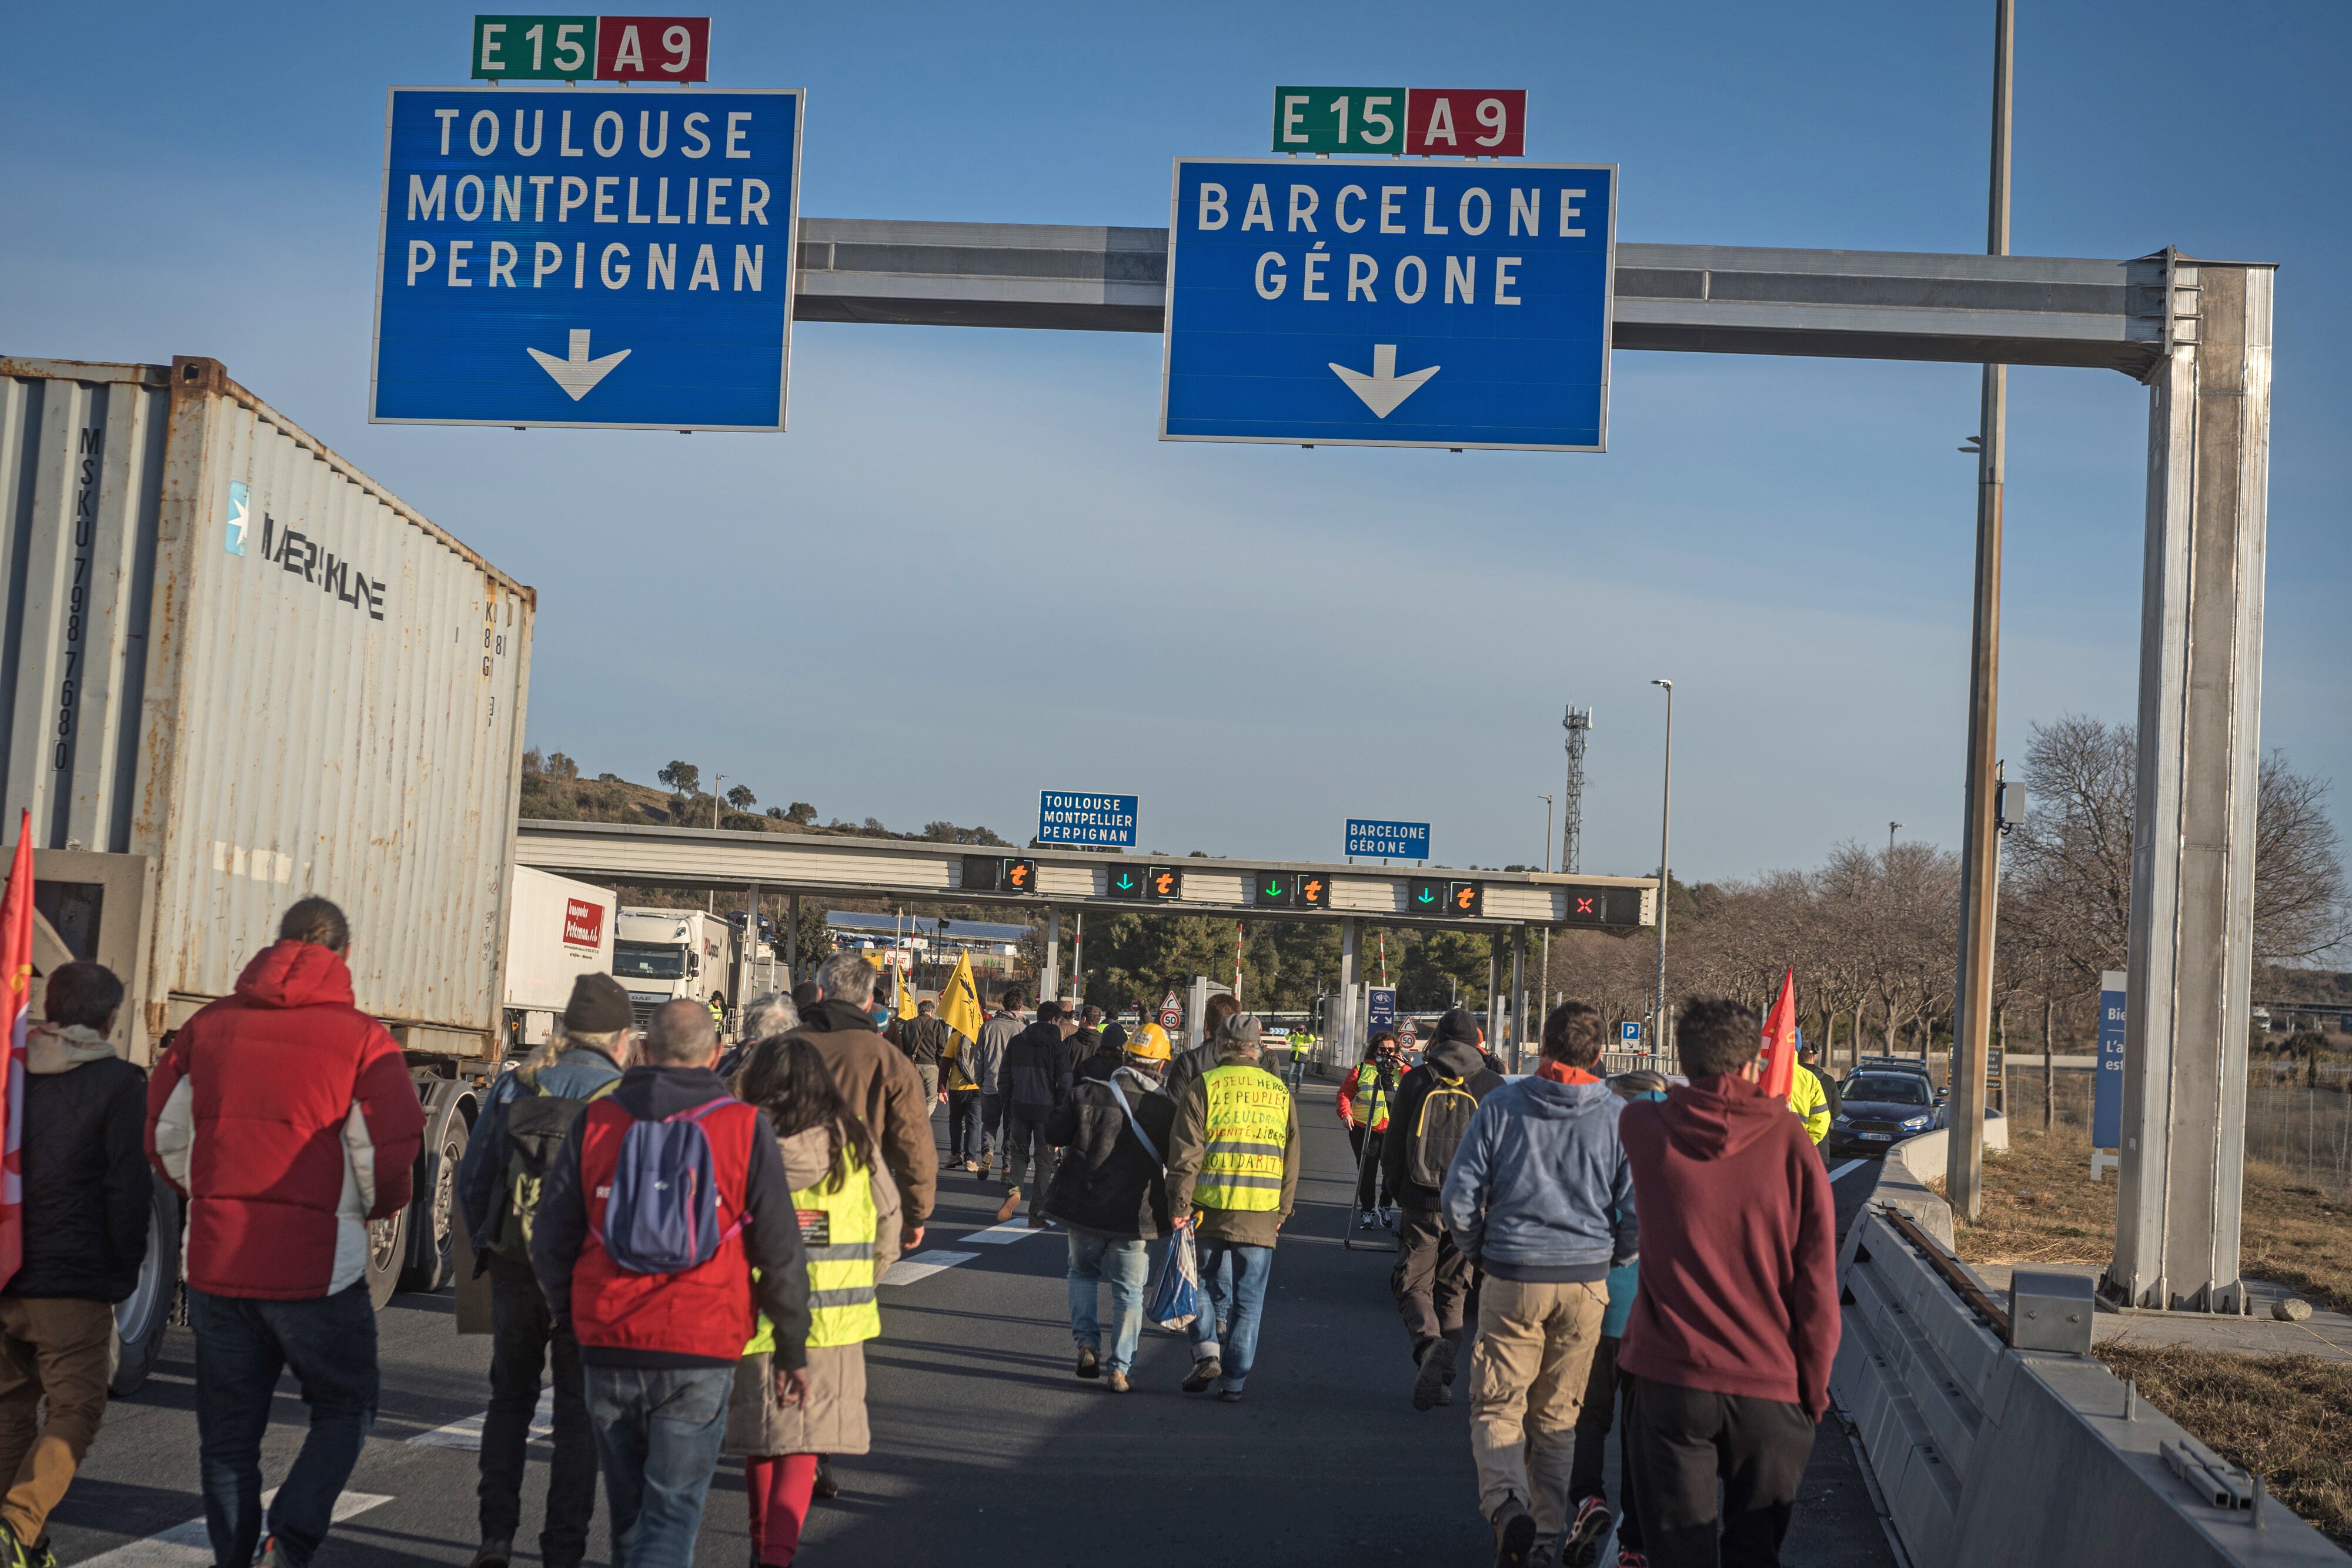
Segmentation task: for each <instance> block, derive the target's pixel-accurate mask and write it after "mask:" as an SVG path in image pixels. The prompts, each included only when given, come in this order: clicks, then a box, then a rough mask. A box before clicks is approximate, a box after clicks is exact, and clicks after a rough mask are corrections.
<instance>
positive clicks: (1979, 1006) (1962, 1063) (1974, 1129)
mask: <svg viewBox="0 0 2352 1568" xmlns="http://www.w3.org/2000/svg"><path fill="white" fill-rule="evenodd" d="M2015 19H2016V3H2015V0H1994V8H1993V68H1992V97H1993V105H1992V192H1991V196H1990V203H1989V206H1990V213H1989V215H1988V217H1987V220H1986V235H1985V250H1986V253H1987V254H1988V255H1991V256H2007V255H2008V254H2009V156H2010V145H2009V126H2010V98H2011V78H2010V63H2011V53H2012V43H2013V24H2014V22H2015ZM2008 423H2009V367H2008V366H2006V365H1987V366H1986V367H1985V368H1984V395H1983V415H1982V420H1981V423H1979V426H1978V435H1979V440H1978V453H1977V573H1976V609H1975V615H1974V622H1973V631H1972V633H1971V635H1970V638H1969V749H1968V777H1967V787H1966V789H1965V791H1964V793H1963V799H1964V801H1965V805H1964V810H1965V811H1966V819H1965V821H1963V822H1962V824H1961V840H1960V963H1959V995H1958V997H1957V998H1955V1001H1954V1006H1953V1009H1952V1021H1953V1034H1952V1067H1951V1073H1950V1078H1949V1092H1950V1095H1951V1116H1950V1125H1951V1128H1952V1136H1951V1138H1950V1140H1949V1141H1948V1144H1947V1146H1946V1154H1945V1164H1944V1191H1945V1196H1946V1197H1948V1199H1949V1200H1950V1202H1951V1205H1952V1207H1953V1209H1954V1210H1955V1211H1956V1212H1958V1214H1960V1215H1961V1216H1963V1217H1964V1218H1968V1219H1970V1220H1973V1219H1975V1218H1977V1214H1978V1211H1979V1207H1980V1206H1981V1203H1982V1200H1983V1195H1982V1192H1981V1187H1982V1184H1983V1176H1984V1118H1985V1073H1986V1069H1987V1066H1988V1063H1989V1061H1990V1058H1989V1057H1988V1056H1987V1055H1986V1052H1987V1050H1988V1049H1989V1046H1990V1029H1991V1025H1992V1019H1991V1016H1990V1014H1991V1011H1992V966H1993V910H1994V904H1995V900H1996V898H1997V896H1998V894H1997V888H1998V885H1999V880H2000V870H1999V867H1998V865H1997V864H1996V858H1997V857H1998V856H1999V854H2000V847H1999V843H2000V832H1999V830H1998V828H1997V827H1996V826H1995V825H1994V822H1993V811H1994V806H1995V796H1996V789H1995V785H1994V780H1993V768H1994V766H1995V762H1996V753H1997V751H1998V750H1999V745H1998V742H1999V738H2000V737H1999V729H2000V524H2001V517H2000V506H2001V486H2002V482H2003V479H2004V477H2005V475H2006V466H2005V456H2004V451H2003V448H2004V447H2005V446H2006V444H2007V443H2006V440H2005V437H2006V435H2007V433H2008V432H2007V427H2008Z"/></svg>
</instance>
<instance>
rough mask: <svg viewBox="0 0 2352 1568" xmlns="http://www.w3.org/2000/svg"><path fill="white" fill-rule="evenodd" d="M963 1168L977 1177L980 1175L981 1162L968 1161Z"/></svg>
mask: <svg viewBox="0 0 2352 1568" xmlns="http://www.w3.org/2000/svg"><path fill="white" fill-rule="evenodd" d="M963 1168H964V1169H965V1170H967V1171H970V1172H971V1174H973V1175H974V1176H977V1175H979V1174H980V1162H979V1161H978V1160H966V1161H964V1162H963Z"/></svg>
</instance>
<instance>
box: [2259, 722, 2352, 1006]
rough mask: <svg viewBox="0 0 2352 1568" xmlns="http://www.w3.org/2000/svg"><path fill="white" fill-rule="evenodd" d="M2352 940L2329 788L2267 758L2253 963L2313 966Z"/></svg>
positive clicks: (2351, 910)
mask: <svg viewBox="0 0 2352 1568" xmlns="http://www.w3.org/2000/svg"><path fill="white" fill-rule="evenodd" d="M2347 941H2352V904H2347V900H2346V894H2345V885H2344V860H2343V856H2342V853H2341V852H2340V845H2339V841H2338V840H2337V838H2336V825H2335V824H2334V823H2333V822H2331V821H2328V820H2327V781H2326V779H2315V778H2313V777H2312V776H2311V775H2310V774H2308V773H2297V772H2295V771H2294V770H2293V769H2292V768H2289V767H2288V766H2287V763H2286V754H2285V753H2284V752H2283V751H2273V752H2272V753H2271V754H2270V755H2269V756H2268V757H2266V758H2263V770H2262V793H2261V795H2260V797H2259V798H2258V800H2257V802H2256V805H2255V809H2254V962H2256V963H2258V964H2262V963H2287V964H2308V963H2311V962H2313V961H2315V960H2317V959H2320V958H2325V957H2326V956H2329V955H2331V954H2333V953H2335V952H2336V951H2337V950H2339V949H2341V948H2342V947H2343V946H2345V945H2346V944H2347Z"/></svg>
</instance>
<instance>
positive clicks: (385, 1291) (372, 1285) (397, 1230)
mask: <svg viewBox="0 0 2352 1568" xmlns="http://www.w3.org/2000/svg"><path fill="white" fill-rule="evenodd" d="M411 1207H414V1206H413V1205H412V1206H411ZM367 1242H368V1254H367V1286H368V1300H369V1301H373V1303H374V1305H375V1310H376V1311H377V1312H382V1311H383V1304H384V1302H386V1301H390V1300H392V1293H393V1291H395V1290H398V1289H399V1288H400V1266H401V1263H402V1261H403V1260H404V1259H405V1258H406V1257H407V1255H408V1210H407V1209H405V1208H404V1209H402V1210H401V1211H400V1212H399V1213H397V1214H395V1215H394V1216H393V1217H392V1218H389V1219H377V1220H371V1221H370V1222H369V1224H368V1228H367Z"/></svg>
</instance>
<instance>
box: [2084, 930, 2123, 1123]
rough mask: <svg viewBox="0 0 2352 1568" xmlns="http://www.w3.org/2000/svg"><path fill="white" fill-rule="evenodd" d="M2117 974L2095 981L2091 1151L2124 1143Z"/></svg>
mask: <svg viewBox="0 0 2352 1568" xmlns="http://www.w3.org/2000/svg"><path fill="white" fill-rule="evenodd" d="M2125 990H2126V988H2125V985H2124V977H2123V973H2122V972H2121V971H2120V970H2116V969H2109V970H2107V971H2106V972H2105V974H2103V975H2101V976H2100V977H2099V1035H2098V1040H2099V1056H2098V1061H2099V1067H2098V1071H2097V1072H2096V1074H2095V1075H2094V1076H2093V1078H2092V1080H2091V1147H2093V1148H2095V1149H2120V1148H2121V1147H2123V1141H2124V998H2125Z"/></svg>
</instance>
